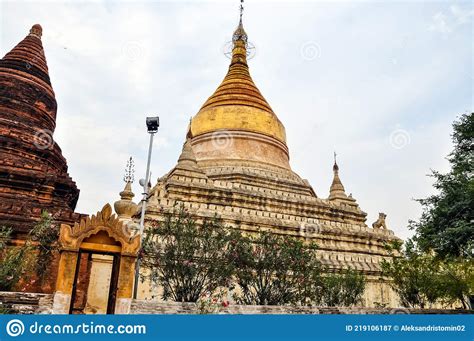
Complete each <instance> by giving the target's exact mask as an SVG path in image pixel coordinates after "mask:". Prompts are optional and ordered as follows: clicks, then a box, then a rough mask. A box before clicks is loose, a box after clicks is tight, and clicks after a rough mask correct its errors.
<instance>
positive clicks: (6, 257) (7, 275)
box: [0, 227, 32, 291]
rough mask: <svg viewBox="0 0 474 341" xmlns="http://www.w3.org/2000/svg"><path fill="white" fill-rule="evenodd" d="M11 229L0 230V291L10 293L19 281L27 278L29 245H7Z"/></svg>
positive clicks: (3, 228)
mask: <svg viewBox="0 0 474 341" xmlns="http://www.w3.org/2000/svg"><path fill="white" fill-rule="evenodd" d="M11 234H12V229H10V228H6V227H1V228H0V290H1V291H11V290H13V288H14V287H15V285H16V284H17V283H18V282H19V280H20V279H22V278H23V279H24V278H27V276H29V273H30V271H29V269H30V264H31V263H30V262H29V260H30V256H31V251H32V247H31V244H30V243H28V242H27V243H25V244H24V245H23V246H12V245H9V241H10V240H11Z"/></svg>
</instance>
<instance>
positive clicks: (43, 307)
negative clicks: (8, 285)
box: [0, 291, 53, 314]
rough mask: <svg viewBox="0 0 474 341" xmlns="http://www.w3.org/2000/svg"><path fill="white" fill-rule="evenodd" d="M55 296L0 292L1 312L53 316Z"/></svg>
mask: <svg viewBox="0 0 474 341" xmlns="http://www.w3.org/2000/svg"><path fill="white" fill-rule="evenodd" d="M52 307H53V295H51V294H39V293H30V292H6V291H0V312H1V313H4V314H51V311H52Z"/></svg>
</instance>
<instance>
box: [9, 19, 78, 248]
mask: <svg viewBox="0 0 474 341" xmlns="http://www.w3.org/2000/svg"><path fill="white" fill-rule="evenodd" d="M41 35H42V28H41V26H40V25H34V26H33V27H32V28H31V30H30V33H29V34H28V35H27V36H26V37H25V39H23V40H22V41H21V42H20V43H19V44H18V45H17V46H15V47H14V48H13V49H12V50H11V51H10V52H8V53H7V54H6V55H5V56H4V57H3V58H2V59H1V60H0V226H8V227H12V228H13V230H14V235H15V236H16V237H17V238H20V239H21V238H23V237H24V236H25V234H26V233H28V231H29V230H30V229H31V227H32V226H33V225H34V224H35V222H36V221H38V220H39V218H40V215H41V212H42V211H43V210H46V211H48V212H49V213H51V214H52V215H53V218H54V220H55V221H56V222H59V223H62V222H64V223H72V222H74V221H76V220H77V219H78V214H75V213H74V209H75V207H76V203H77V199H78V196H79V189H78V188H77V186H76V184H75V182H74V181H73V180H72V179H71V177H70V176H69V174H68V172H67V163H66V159H65V158H64V157H63V155H62V152H61V149H60V148H59V146H58V144H57V143H56V142H55V141H54V139H53V132H54V129H55V127H56V111H57V103H56V98H55V95H54V91H53V88H52V86H51V81H50V78H49V74H48V66H47V64H46V58H45V55H44V51H43V44H42V42H41Z"/></svg>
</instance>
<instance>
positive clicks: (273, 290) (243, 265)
mask: <svg viewBox="0 0 474 341" xmlns="http://www.w3.org/2000/svg"><path fill="white" fill-rule="evenodd" d="M315 250H316V245H315V244H305V243H303V241H302V240H299V239H296V238H293V237H289V236H281V235H277V234H274V233H270V232H261V233H258V234H257V235H256V236H249V237H246V238H245V239H244V240H243V242H242V243H241V244H240V245H239V251H238V255H239V257H238V259H237V264H236V281H237V284H238V286H239V289H240V290H237V293H236V294H235V295H234V299H235V300H236V301H237V302H238V303H240V304H258V305H283V304H289V303H308V301H309V300H310V299H311V297H312V295H313V289H314V287H315V285H316V284H317V283H318V282H319V281H320V279H319V277H320V269H321V266H320V263H319V261H318V260H317V258H316V252H315Z"/></svg>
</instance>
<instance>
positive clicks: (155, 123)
mask: <svg viewBox="0 0 474 341" xmlns="http://www.w3.org/2000/svg"><path fill="white" fill-rule="evenodd" d="M146 126H147V130H148V133H149V134H150V145H149V147H148V160H147V163H146V175H145V179H140V181H139V184H140V185H141V186H142V187H143V198H142V212H141V215H140V231H139V233H140V239H142V238H143V230H144V226H145V211H146V203H147V200H148V183H149V182H150V162H151V152H152V149H153V137H154V136H155V134H156V133H157V132H158V127H159V126H160V118H159V117H147V118H146ZM139 275H140V259H138V260H137V266H136V268H135V285H134V287H133V298H134V299H136V298H137V293H138V279H139Z"/></svg>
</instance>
